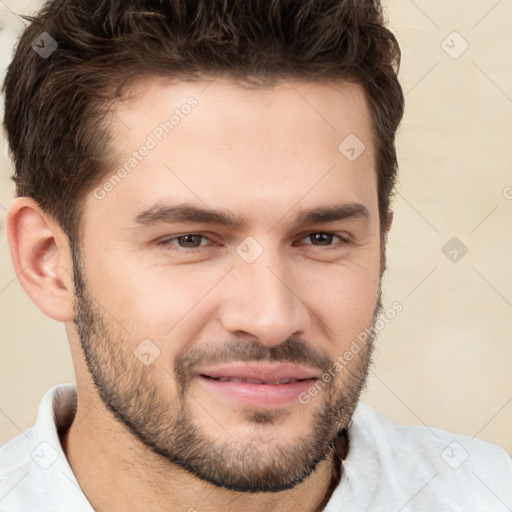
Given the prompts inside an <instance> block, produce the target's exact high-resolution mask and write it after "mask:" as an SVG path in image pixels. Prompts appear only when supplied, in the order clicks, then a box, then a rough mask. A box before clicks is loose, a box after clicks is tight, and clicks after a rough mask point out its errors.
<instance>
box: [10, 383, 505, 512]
mask: <svg viewBox="0 0 512 512" xmlns="http://www.w3.org/2000/svg"><path fill="white" fill-rule="evenodd" d="M75 396H76V388H75V385H74V384H61V385H59V386H55V387H53V388H52V389H50V390H49V391H48V392H47V393H46V394H45V396H44V397H43V399H42V401H41V405H40V406H39V412H38V416H37V421H36V424H35V425H34V426H33V427H32V428H29V429H28V430H26V431H25V432H23V433H21V434H19V435H18V436H16V437H15V438H13V439H11V440H10V441H9V442H8V443H6V444H5V445H3V446H2V447H0V511H1V512H92V511H93V508H92V507H91V505H90V503H89V502H88V501H87V499H86V497H85V495H84V494H83V493H82V491H81V489H80V485H79V484H78V482H77V480H76V478H75V475H74V474H73V471H72V470H71V467H70V466H69V463H68V461H67V459H66V456H65V454H64V452H63V450H62V447H61V445H60V441H59V436H58V429H59V430H62V429H65V428H67V426H69V424H70V422H71V420H72V414H73V413H72V405H73V403H74V400H75ZM349 439H350V445H349V451H348V455H347V458H346V459H345V461H344V462H343V472H342V477H341V481H340V484H339V485H338V487H337V488H336V489H335V491H334V493H333V494H332V496H331V499H330V500H329V503H328V504H327V506H326V508H325V509H324V511H325V512H362V511H375V512H376V511H379V512H423V511H425V512H445V511H446V512H448V511H450V512H453V511H460V512H502V511H509V512H510V511H512V460H511V458H510V456H509V455H508V454H507V453H506V452H505V451H504V450H503V449H502V448H500V447H498V446H496V445H493V444H491V443H487V442H484V441H480V440H477V439H473V438H471V437H468V436H461V435H457V434H450V433H448V432H443V431H441V430H437V429H430V428H428V427H423V426H422V427H417V426H406V427H402V426H397V425H395V424H394V423H393V422H392V421H391V420H389V419H388V418H386V417H385V416H383V415H382V414H380V413H378V412H377V411H375V410H373V409H371V408H370V407H368V406H367V405H365V404H363V403H361V402H360V403H359V404H358V406H357V408H356V411H355V413H354V416H353V420H352V424H351V426H350V429H349Z"/></svg>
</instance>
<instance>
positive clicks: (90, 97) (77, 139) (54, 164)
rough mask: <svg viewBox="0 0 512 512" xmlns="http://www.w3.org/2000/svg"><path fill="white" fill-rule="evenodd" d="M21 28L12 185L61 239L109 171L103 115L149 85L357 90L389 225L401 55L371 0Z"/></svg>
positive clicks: (245, 3) (133, 1) (96, 11)
mask: <svg viewBox="0 0 512 512" xmlns="http://www.w3.org/2000/svg"><path fill="white" fill-rule="evenodd" d="M25 19H27V20H28V21H30V24H29V25H28V27H27V28H26V29H25V31H24V32H23V34H22V36H21V38H20V40H19V43H18V45H17V48H16V51H15V55H14V58H13V61H12V63H11V64H10V66H9V68H8V72H7V75H6V79H5V82H4V85H3V91H4V93H5V119H4V126H5V129H6V132H7V137H8V142H9V147H10V152H11V156H12V159H13V161H14V164H15V173H14V176H13V180H14V181H15V183H16V193H17V195H18V196H29V197H32V198H33V199H34V200H36V202H37V203H38V204H39V205H40V207H41V208H42V209H43V210H45V211H46V212H47V213H48V214H49V215H50V216H52V217H53V218H54V219H55V220H56V221H57V222H58V224H59V225H60V226H61V227H62V228H63V230H64V232H65V233H66V234H67V235H68V237H69V238H70V240H71V239H73V238H75V237H76V236H77V235H78V227H79V219H80V213H81V204H82V202H83V199H84V198H85V196H86V194H87V193H88V192H90V191H91V190H92V189H93V188H94V186H95V185H96V184H97V183H99V182H100V181H101V180H102V179H103V178H104V177H105V176H106V175H107V174H108V173H109V172H111V171H112V167H113V166H114V165H115V162H114V161H113V159H112V153H111V152H109V148H108V140H109V137H108V130H107V128H106V126H105V123H104V119H105V116H106V110H107V109H108V105H109V104H110V103H111V102H113V101H114V100H116V99H117V98H120V97H121V93H122V91H123V89H124V88H125V87H126V85H128V84H129V83H131V82H132V81H134V80H136V79H137V78H140V77H142V76H151V75H157V76H167V77H176V78H178V79H179V78H183V79H192V80H194V79H201V78H202V77H204V76H205V74H218V73H223V74H227V75H228V76H230V77H233V78H235V79H237V80H238V81H239V82H241V83H242V82H247V83H253V84H257V85H258V84H259V85H268V84H272V83H274V82H276V81H278V80H279V79H286V78H292V79H293V78H295V79H300V80H306V81H322V80H331V79H333V80H336V79H340V78H341V79H346V80H349V81H353V82H356V83H359V84H361V85H362V86H363V88H364V91H365V93H366V96H367V99H368V100H369V105H370V109H371V115H372V122H373V128H374V130H373V131H374V142H375V146H376V166H377V174H378V197H379V214H380V218H381V223H382V222H383V219H386V218H387V214H388V210H389V202H390V197H391V194H392V191H393V188H394V185H395V181H396V174H397V169H398V165H397V158H396V150H395V134H396V130H397V128H398V126H399V124H400V121H401V119H402V116H403V110H404V97H403V92H402V89H401V86H400V84H399V82H398V79H397V74H398V70H399V67H400V48H399V46H398V43H397V41H396V39H395V37H394V35H393V34H392V32H391V31H390V30H389V29H388V28H386V26H385V20H384V15H383V10H382V6H381V5H380V2H379V1H378V0H49V1H48V2H46V4H45V5H44V6H43V8H42V9H41V10H40V11H39V13H38V14H37V15H36V16H35V17H28V16H26V17H25ZM43 32H46V33H47V34H49V35H50V36H51V38H53V39H54V40H55V41H56V42H57V44H58V48H57V49H56V50H55V51H53V53H51V55H48V56H47V57H46V58H43V57H42V56H41V55H39V54H38V53H37V52H36V51H34V48H33V46H32V45H33V44H34V42H35V41H36V40H37V38H39V37H40V36H41V34H42V33H43ZM45 37H46V36H45ZM41 44H42V43H41ZM340 142H341V141H340Z"/></svg>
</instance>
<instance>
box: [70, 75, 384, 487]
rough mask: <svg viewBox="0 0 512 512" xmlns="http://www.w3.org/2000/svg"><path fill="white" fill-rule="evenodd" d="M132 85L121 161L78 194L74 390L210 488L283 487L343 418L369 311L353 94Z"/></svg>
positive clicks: (363, 362) (304, 471) (365, 356)
mask: <svg viewBox="0 0 512 512" xmlns="http://www.w3.org/2000/svg"><path fill="white" fill-rule="evenodd" d="M132 92H136V93H137V94H136V95H134V96H133V97H132V98H131V99H130V100H129V101H125V102H121V103H120V104H118V105H117V106H116V107H115V116H113V117H112V121H111V129H112V134H113V144H114V146H115V148H116V149H117V150H118V152H119V162H120V165H119V167H118V168H117V169H113V171H112V174H111V175H110V176H107V177H106V178H105V179H104V180H103V181H102V182H101V183H99V184H98V186H97V187H96V188H95V189H94V191H93V192H91V194H89V195H88V196H87V198H86V202H85V207H84V215H83V218H82V220H81V239H80V254H78V252H77V251H76V250H75V254H74V264H75V294H76V303H75V323H76V328H77V332H78V335H79V339H80V344H81V347H82V350H83V353H84V355H85V360H86V362H87V365H86V367H85V366H84V370H85V371H87V372H89V373H90V375H91V376H92V380H93V381H94V385H95V388H94V389H82V390H81V389H80V382H79V381H78V380H77V383H78V385H79V393H80V392H82V393H91V394H93V393H97V394H98V395H99V397H100V398H101V400H102V402H103V404H104V405H105V408H106V409H108V410H109V411H110V412H111V413H113V417H112V420H113V421H116V422H120V423H121V424H123V425H124V426H126V427H127V431H128V432H129V435H130V436H134V437H135V438H137V439H138V440H139V441H141V442H142V443H143V444H144V445H145V446H146V447H147V448H148V449H149V450H151V451H152V452H154V453H156V454H158V455H160V456H162V457H163V458H165V459H167V460H168V461H170V462H171V463H173V464H177V465H179V466H180V467H182V468H184V469H186V470H188V471H189V472H191V473H193V474H194V475H196V476H197V477H199V478H201V479H203V480H206V481H208V482H210V483H212V484H214V485H219V486H222V487H225V488H228V489H232V490H235V491H243V492H261V491H279V490H284V489H288V488H291V487H293V486H295V485H297V484H298V483H300V482H301V481H302V480H304V478H306V477H307V476H308V475H309V474H311V472H312V471H313V470H314V469H315V467H316V466H317V465H318V463H319V462H320V461H322V460H324V459H325V458H326V457H327V455H328V454H329V443H330V441H332V439H333V438H334V437H335V436H336V433H337V431H338V430H339V429H340V428H342V427H345V426H346V425H347V424H348V422H349V420H350V417H351V415H352V413H353V411H354V408H355V406H356V403H357V400H358V397H359V394H360V391H361V389H362V387H363V385H364V382H365V379H366V375H367V369H368V364H369V360H370V354H371V345H372V344H371V341H370V342H367V343H365V344H360V346H359V351H358V352H357V354H355V355H354V357H353V359H351V360H350V361H349V362H347V359H346V358H344V357H343V356H344V354H345V352H346V351H347V350H348V349H349V348H350V346H351V344H353V341H354V340H356V339H357V337H358V335H359V334H360V333H361V332H363V331H365V329H367V328H369V327H371V326H372V325H373V322H374V320H375V316H376V314H377V313H378V311H379V309H380V277H381V265H380V264H381V250H382V248H381V238H380V224H379V217H378V202H377V178H376V172H375V165H374V161H375V153H374V146H373V142H372V139H371V123H370V113H369V110H368V106H367V103H366V101H365V97H364V93H363V91H362V89H361V88H360V87H359V86H357V85H354V84H346V83H341V82H340V83H338V84H336V85H333V84H331V85H329V84H306V83H299V82H288V83H281V84H279V85H277V86H275V87H273V88H251V89H249V88H244V87H241V86H240V85H236V84H235V83H234V82H231V81H230V80H229V79H218V80H215V81H214V82H213V83H209V82H170V81H164V80H160V79H151V80H150V79H147V80H145V81H144V82H141V83H140V84H138V86H137V89H133V91H132ZM171 116H174V117H171ZM165 123H167V124H165ZM349 135H350V138H348V139H347V141H348V142H347V141H345V142H343V141H344V140H345V139H346V138H347V136H349ZM355 137H357V139H356V138H355ZM342 142H343V143H342ZM340 143H342V144H341V146H340ZM362 144H364V146H365V148H364V151H362V148H363V146H362ZM144 147H145V148H146V150H144V149H143V148H144ZM351 148H353V150H352V149H351ZM361 151H362V152H361ZM359 153H360V154H359ZM354 156H356V157H357V158H354ZM120 169H124V172H123V171H121V170H120ZM340 361H344V363H343V364H341V363H340ZM79 396H80V395H79Z"/></svg>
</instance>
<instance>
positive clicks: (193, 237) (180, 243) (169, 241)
mask: <svg viewBox="0 0 512 512" xmlns="http://www.w3.org/2000/svg"><path fill="white" fill-rule="evenodd" d="M202 240H210V239H209V238H208V237H207V236H205V235H202V234H200V233H186V234H184V235H174V236H168V237H167V238H164V239H162V240H160V241H159V242H158V245H160V246H163V247H169V248H170V249H174V248H176V249H197V248H199V247H202V246H203V245H204V244H202V243H201V241H202ZM186 252H194V251H193V250H190V251H186Z"/></svg>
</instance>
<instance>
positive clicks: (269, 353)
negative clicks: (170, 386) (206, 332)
mask: <svg viewBox="0 0 512 512" xmlns="http://www.w3.org/2000/svg"><path fill="white" fill-rule="evenodd" d="M258 361H272V362H282V363H292V364H298V365H307V366H309V367H312V368H314V369H318V370H319V371H320V372H321V373H322V374H323V373H325V372H326V371H327V370H328V369H329V368H331V367H332V366H333V364H334V362H335V361H334V360H333V359H332V358H331V356H330V355H329V354H328V353H327V352H325V351H324V350H321V349H318V348H313V346H312V345H311V344H310V343H308V342H306V341H304V340H302V339H300V338H297V337H290V338H287V339H286V340H285V341H283V342H282V343H280V344H279V345H274V346H272V347H267V346H266V345H263V344H261V343H260V342H258V341H246V340H240V339H231V340H229V341H227V342H226V343H223V344H222V345H215V346H212V345H210V346H207V347H205V348H201V349H199V348H197V347H192V348H190V349H189V350H187V351H185V352H184V353H183V354H180V355H179V356H178V357H177V358H176V361H175V364H174V373H175V377H176V380H177V381H178V382H179V383H181V384H182V385H184V384H185V383H187V382H189V381H190V379H191V377H192V375H193V374H194V373H195V372H196V371H197V370H198V369H200V368H201V367H205V366H210V365H215V364H218V363H235V362H242V363H250V362H258Z"/></svg>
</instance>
